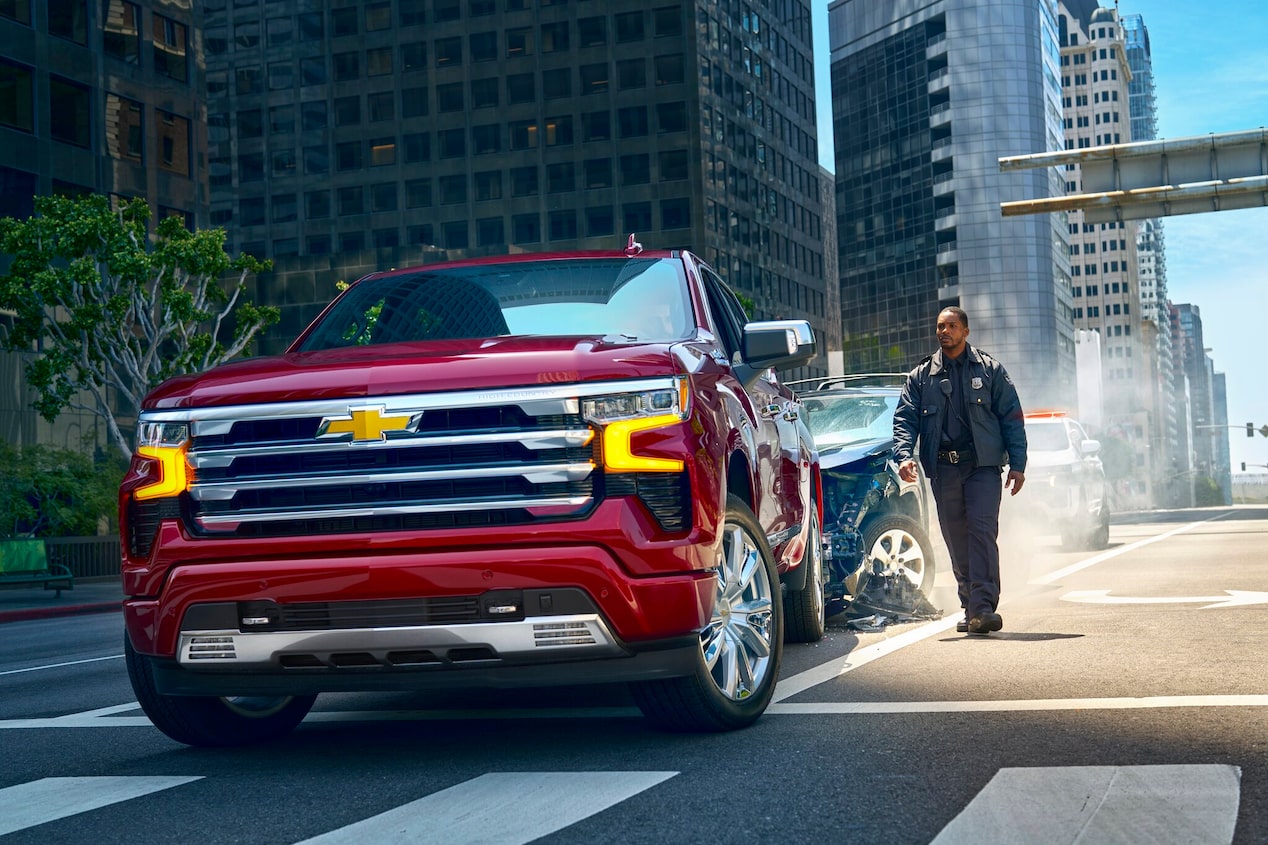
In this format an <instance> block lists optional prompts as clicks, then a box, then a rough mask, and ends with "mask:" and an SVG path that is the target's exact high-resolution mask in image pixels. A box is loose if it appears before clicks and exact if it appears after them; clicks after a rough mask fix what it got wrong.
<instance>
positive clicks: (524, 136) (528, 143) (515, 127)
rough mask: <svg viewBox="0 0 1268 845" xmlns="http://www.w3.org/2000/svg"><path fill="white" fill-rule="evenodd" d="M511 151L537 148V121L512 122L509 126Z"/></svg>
mask: <svg viewBox="0 0 1268 845" xmlns="http://www.w3.org/2000/svg"><path fill="white" fill-rule="evenodd" d="M509 129H510V135H511V149H513V150H531V149H534V148H535V147H536V146H537V121H535V120H513V121H511V123H510V126H509Z"/></svg>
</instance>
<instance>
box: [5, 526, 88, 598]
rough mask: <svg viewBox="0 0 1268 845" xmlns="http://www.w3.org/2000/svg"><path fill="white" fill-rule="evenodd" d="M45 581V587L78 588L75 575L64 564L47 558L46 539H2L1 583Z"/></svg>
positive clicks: (18, 584) (15, 584)
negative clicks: (51, 561)
mask: <svg viewBox="0 0 1268 845" xmlns="http://www.w3.org/2000/svg"><path fill="white" fill-rule="evenodd" d="M33 584H42V585H44V589H46V590H57V597H58V598H61V596H62V590H73V589H75V576H74V575H72V574H71V572H70V570H69V569H68V568H66V566H64V565H63V564H60V563H53V564H50V563H49V562H48V555H47V554H46V552H45V549H44V541H43V540H0V587H29V586H31V585H33Z"/></svg>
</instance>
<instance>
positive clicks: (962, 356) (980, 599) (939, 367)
mask: <svg viewBox="0 0 1268 845" xmlns="http://www.w3.org/2000/svg"><path fill="white" fill-rule="evenodd" d="M937 337H938V346H939V349H938V351H937V352H935V353H934V354H932V355H930V356H929V357H927V358H925V359H924V360H922V361H921V362H920V363H919V364H918V365H917V366H916V368H915V369H914V370H912V371H911V372H910V373H908V374H907V383H906V385H904V387H903V392H902V396H901V398H900V399H899V400H898V408H897V410H896V411H895V412H894V459H895V460H896V461H898V464H899V466H898V474H899V475H900V476H901V477H902V479H903V480H904V481H908V482H912V481H915V480H916V479H917V478H918V476H917V473H916V457H917V456H918V457H919V460H920V465H921V466H922V467H923V468H924V470H925V474H926V475H927V476H928V477H929V482H930V485H931V487H932V489H933V498H934V501H935V502H936V503H937V505H938V522H939V524H940V525H941V526H942V537H943V539H945V540H946V543H947V549H948V550H949V551H950V552H951V568H952V569H953V570H954V572H955V580H956V582H957V583H958V585H959V593H960V606H961V607H962V608H964V618H963V619H962V620H960V622H959V623H958V624H957V625H956V630H957V631H960V632H962V633H963V632H968V633H970V634H989V633H990V632H991V631H998V630H1000V629H1001V628H1002V627H1004V620H1003V619H1002V618H1001V617H1000V615H999V613H997V612H996V608H997V607H998V605H999V586H1000V585H999V543H998V537H999V506H1000V500H1001V498H1002V496H1003V488H1004V487H1008V488H1010V491H1011V493H1012V495H1014V496H1015V495H1017V494H1018V493H1019V492H1020V491H1021V488H1022V484H1024V483H1025V481H1026V476H1025V471H1026V429H1025V427H1024V421H1023V418H1022V410H1021V401H1020V400H1019V399H1018V398H1017V389H1016V388H1015V387H1013V382H1012V380H1011V379H1010V378H1009V377H1008V373H1007V372H1005V370H1004V367H1003V365H1001V364H1000V363H999V362H998V361H996V360H995V359H994V358H992V357H991V356H989V355H987V354H986V353H985V352H982V351H981V350H980V349H975V348H973V347H972V346H970V345H969V342H968V337H969V317H968V315H967V314H966V313H965V312H964V310H963V309H962V308H956V307H950V308H944V309H942V311H941V312H940V313H939V314H938V326H937ZM917 440H918V441H919V452H917V451H916V447H917ZM1005 465H1007V466H1008V479H1007V482H1004V481H1003V480H1002V477H1001V476H1002V472H1003V467H1004V466H1005Z"/></svg>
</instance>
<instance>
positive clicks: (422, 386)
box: [143, 337, 684, 410]
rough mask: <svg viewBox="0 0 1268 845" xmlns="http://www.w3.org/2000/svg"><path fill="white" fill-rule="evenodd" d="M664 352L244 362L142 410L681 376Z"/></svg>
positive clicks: (416, 349) (167, 391) (569, 341)
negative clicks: (676, 373) (677, 374)
mask: <svg viewBox="0 0 1268 845" xmlns="http://www.w3.org/2000/svg"><path fill="white" fill-rule="evenodd" d="M673 348H674V347H673V346H672V345H670V344H665V343H657V344H646V343H628V342H621V341H619V340H616V339H613V338H604V337H496V338H484V339H470V340H446V341H431V342H426V343H397V344H382V345H378V346H358V347H350V348H345V349H332V350H322V351H317V352H293V353H287V354H285V355H278V356H272V357H262V358H250V359H247V360H243V361H235V362H233V363H230V364H225V365H223V366H220V367H216V368H215V369H212V370H208V371H207V372H205V373H199V374H197V375H192V376H178V377H176V378H173V379H169V380H168V381H166V382H164V383H163V384H161V385H160V386H159V387H157V388H155V389H154V390H153V391H151V392H150V394H149V395H148V396H146V398H145V401H144V403H143V407H144V408H145V409H146V410H160V409H172V408H193V407H205V406H214V405H245V404H254V403H260V402H291V401H300V400H308V399H343V398H360V397H370V396H387V395H399V394H405V393H433V392H441V391H451V390H480V389H483V388H495V387H524V386H532V385H542V384H565V383H568V382H582V381H605V380H612V381H617V380H623V379H639V378H651V377H656V376H664V375H671V374H673V373H675V372H683V371H684V370H683V368H682V367H676V366H675V364H674V355H673V354H672V350H673Z"/></svg>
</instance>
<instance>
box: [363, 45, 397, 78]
mask: <svg viewBox="0 0 1268 845" xmlns="http://www.w3.org/2000/svg"><path fill="white" fill-rule="evenodd" d="M365 72H366V75H367V76H386V75H387V74H389V73H391V72H392V48H391V47H378V48H376V49H373V50H366V51H365Z"/></svg>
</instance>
